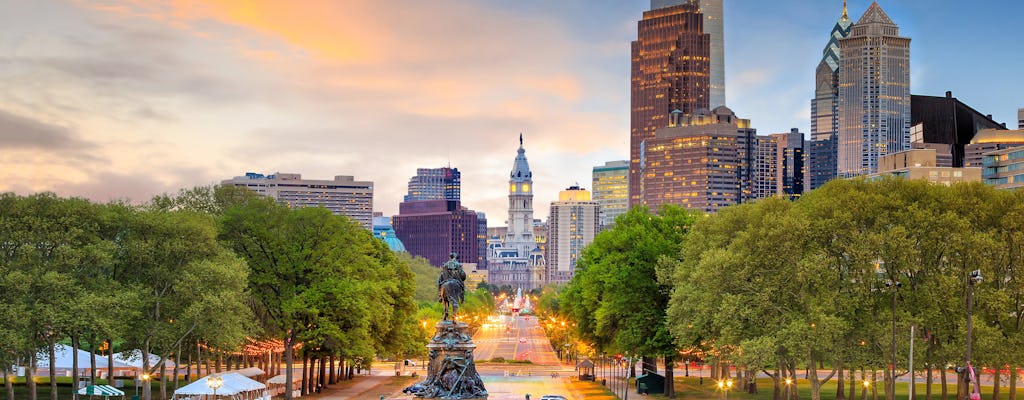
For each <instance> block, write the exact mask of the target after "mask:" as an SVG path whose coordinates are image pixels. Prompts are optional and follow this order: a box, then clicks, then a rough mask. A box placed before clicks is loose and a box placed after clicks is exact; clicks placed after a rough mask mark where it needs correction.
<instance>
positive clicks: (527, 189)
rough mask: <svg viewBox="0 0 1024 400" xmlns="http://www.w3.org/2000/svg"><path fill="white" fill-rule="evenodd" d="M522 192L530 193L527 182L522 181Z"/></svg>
mask: <svg viewBox="0 0 1024 400" xmlns="http://www.w3.org/2000/svg"><path fill="white" fill-rule="evenodd" d="M523 193H530V184H529V183H524V184H523Z"/></svg>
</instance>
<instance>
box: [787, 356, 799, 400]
mask: <svg viewBox="0 0 1024 400" xmlns="http://www.w3.org/2000/svg"><path fill="white" fill-rule="evenodd" d="M789 376H790V377H791V378H793V384H792V385H790V389H789V399H787V400H799V399H800V391H799V390H797V389H798V387H799V385H797V384H796V382H797V380H796V362H790V363H789Z"/></svg>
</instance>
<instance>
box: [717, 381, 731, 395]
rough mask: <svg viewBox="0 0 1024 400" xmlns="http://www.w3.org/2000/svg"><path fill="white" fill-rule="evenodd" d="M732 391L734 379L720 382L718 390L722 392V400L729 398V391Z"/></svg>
mask: <svg viewBox="0 0 1024 400" xmlns="http://www.w3.org/2000/svg"><path fill="white" fill-rule="evenodd" d="M730 389H732V379H728V380H720V381H718V390H721V391H722V398H723V399H728V398H729V390H730Z"/></svg>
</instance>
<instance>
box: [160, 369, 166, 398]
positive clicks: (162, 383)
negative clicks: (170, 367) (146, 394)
mask: <svg viewBox="0 0 1024 400" xmlns="http://www.w3.org/2000/svg"><path fill="white" fill-rule="evenodd" d="M160 400H167V360H163V361H160Z"/></svg>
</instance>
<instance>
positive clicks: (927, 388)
mask: <svg viewBox="0 0 1024 400" xmlns="http://www.w3.org/2000/svg"><path fill="white" fill-rule="evenodd" d="M934 381H935V378H934V377H932V365H931V364H925V378H924V400H932V382H934Z"/></svg>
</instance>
